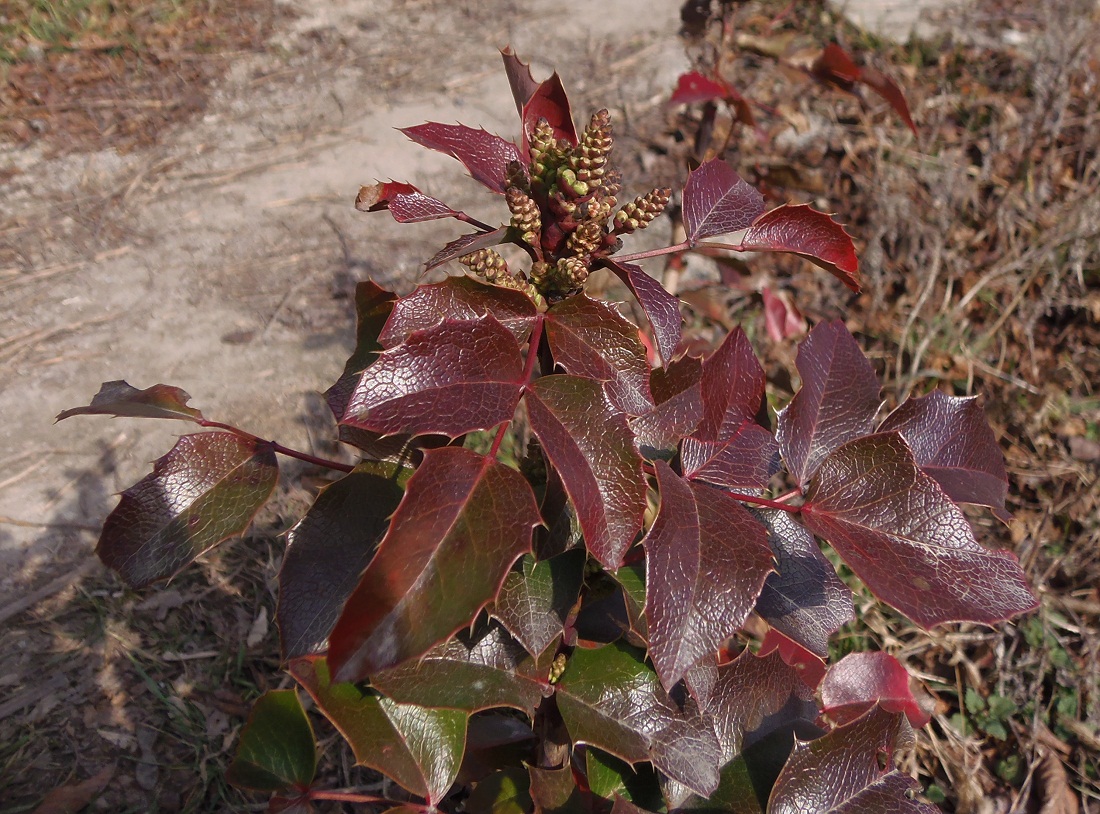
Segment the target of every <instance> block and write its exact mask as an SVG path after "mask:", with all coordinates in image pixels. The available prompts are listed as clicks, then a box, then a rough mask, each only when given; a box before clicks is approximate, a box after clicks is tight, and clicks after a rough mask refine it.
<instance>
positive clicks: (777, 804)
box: [768, 708, 938, 814]
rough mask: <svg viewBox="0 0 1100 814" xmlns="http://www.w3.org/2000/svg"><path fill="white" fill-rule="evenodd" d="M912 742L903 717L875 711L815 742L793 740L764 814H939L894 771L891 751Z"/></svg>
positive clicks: (905, 777) (911, 782) (913, 783)
mask: <svg viewBox="0 0 1100 814" xmlns="http://www.w3.org/2000/svg"><path fill="white" fill-rule="evenodd" d="M911 740H912V732H911V730H909V727H908V725H907V724H905V723H904V718H903V716H901V715H892V714H890V713H888V712H884V711H883V710H881V709H877V708H876V709H873V710H871V712H869V713H867V715H865V716H864V717H862V718H860V719H858V720H856V721H854V722H852V723H851V724H849V725H848V726H842V727H839V728H837V729H834V730H833V731H832V732H830V733H828V734H827V735H823V736H822V737H820V738H817V739H816V740H812V741H809V742H802V741H796V742H795V745H794V751H793V752H792V753H791V756H790V759H788V761H787V763H786V765H785V766H784V767H783V771H781V772H780V773H779V778H778V779H777V780H776V781H775V786H774V787H773V788H772V794H771V799H770V800H769V803H768V814H807V812H826V811H836V812H844V814H882V812H890V814H938V811H937V809H935V808H933V807H932V806H930V805H928V804H926V803H922V802H919V801H918V800H915V799H914V798H913V792H914V791H917V790H919V788H920V785H919V784H918V783H917V781H915V780H913V779H912V778H911V777H909V776H908V775H904V774H902V773H901V772H899V771H898V770H897V769H895V768H894V761H893V755H894V751H895V749H897V748H898V747H899V746H902V745H903V744H907V743H908V742H910V741H911Z"/></svg>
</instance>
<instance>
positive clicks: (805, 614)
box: [755, 511, 855, 657]
mask: <svg viewBox="0 0 1100 814" xmlns="http://www.w3.org/2000/svg"><path fill="white" fill-rule="evenodd" d="M755 514H756V516H757V518H759V520H760V521H761V522H762V523H763V524H764V526H765V527H766V528H767V530H768V544H769V545H771V548H772V553H773V554H775V562H776V573H774V574H771V575H769V576H768V579H767V581H766V582H765V583H764V590H762V591H761V592H760V598H759V599H758V600H757V601H756V612H757V613H758V614H760V616H761V617H763V619H764V621H766V622H767V623H768V624H769V625H771V626H772V627H773V628H775V629H776V630H778V631H779V632H780V633H782V634H783V635H784V636H786V637H787V638H789V639H792V640H793V641H795V642H798V643H799V644H800V645H802V646H803V647H805V648H806V649H807V650H809V651H810V652H811V653H815V654H816V655H818V656H821V657H824V656H826V655H827V654H828V652H829V637H830V636H831V635H832V634H833V633H835V632H836V631H837V630H839V629H840V627H841V625H844V624H846V623H848V622H850V621H851V620H852V619H854V618H855V609H854V607H853V605H852V592H851V591H850V590H848V587H847V586H846V585H845V584H844V583H843V582H842V581H841V580H840V577H838V576H837V574H836V571H835V570H834V568H833V565H832V563H830V562H829V560H828V559H827V558H826V557H825V555H824V554H822V553H821V548H820V547H818V544H817V541H816V540H814V537H813V535H812V534H810V532H808V531H807V530H806V528H805V527H804V526H802V525H801V524H799V523H797V522H795V520H794V519H793V518H792V517H791V515H790V514H789V513H788V512H781V511H759V512H755Z"/></svg>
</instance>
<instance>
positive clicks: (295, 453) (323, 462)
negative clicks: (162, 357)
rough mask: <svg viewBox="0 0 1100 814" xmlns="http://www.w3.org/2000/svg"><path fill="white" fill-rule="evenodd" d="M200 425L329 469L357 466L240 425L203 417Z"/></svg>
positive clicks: (343, 470) (350, 470) (348, 468)
mask: <svg viewBox="0 0 1100 814" xmlns="http://www.w3.org/2000/svg"><path fill="white" fill-rule="evenodd" d="M197 423H198V425H199V426H200V427H213V428H215V429H219V430H227V431H228V432H231V433H233V434H234V435H238V436H240V437H241V438H247V439H249V440H250V441H258V442H260V443H261V444H270V445H271V448H272V449H273V450H275V451H276V452H278V453H279V454H280V455H285V456H287V457H288V458H297V459H298V460H299V461H305V462H306V463H307V464H313V465H314V466H323V467H326V468H328V469H335V470H336V471H337V472H353V471H355V467H354V466H351V465H350V464H342V463H340V462H339V461H330V460H328V459H327V458H318V457H317V456H316V455H310V454H309V453H308V452H302V451H301V450H300V449H293V448H291V447H284V446H283V445H282V444H280V443H278V442H277V441H268V440H266V439H263V438H260V436H258V435H253V434H252V433H250V432H248V431H247V430H242V429H241V428H240V427H234V426H233V425H232V424H223V423H222V422H221V421H207V420H206V419H202V420H201V421H198V422H197Z"/></svg>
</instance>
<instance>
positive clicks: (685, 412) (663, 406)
mask: <svg viewBox="0 0 1100 814" xmlns="http://www.w3.org/2000/svg"><path fill="white" fill-rule="evenodd" d="M702 374H703V367H702V363H701V360H700V359H699V358H698V357H695V356H684V357H681V358H680V359H674V360H673V361H672V362H670V363H669V364H668V365H667V366H666V367H663V368H654V369H653V370H652V371H650V376H649V387H650V392H651V393H653V397H654V399H655V400H656V401H657V406H656V407H654V408H653V411H652V412H650V413H648V414H646V415H644V416H641V417H640V418H637V419H635V420H634V421H632V422H631V424H630V428H631V429H632V430H633V431H634V437H635V439H636V440H637V442H638V446H639V448H642V447H646V448H649V449H651V450H662V449H668V450H673V449H675V448H676V447H677V446H678V445H679V443H680V439H681V438H683V437H684V436H685V435H687V434H689V433H691V432H694V431H695V429H696V427H698V426H699V422H700V421H701V420H702V418H703V397H702V390H701V387H700V379H701V378H702Z"/></svg>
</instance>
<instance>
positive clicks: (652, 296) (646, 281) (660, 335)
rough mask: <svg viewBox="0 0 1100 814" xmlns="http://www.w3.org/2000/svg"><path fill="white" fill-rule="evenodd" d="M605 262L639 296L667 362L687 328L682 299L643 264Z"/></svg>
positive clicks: (640, 303)
mask: <svg viewBox="0 0 1100 814" xmlns="http://www.w3.org/2000/svg"><path fill="white" fill-rule="evenodd" d="M602 262H603V265H605V266H606V267H607V268H609V269H611V271H612V272H613V273H614V274H615V276H616V277H618V278H619V279H620V280H622V281H623V284H624V285H625V286H626V287H627V288H629V289H630V292H631V293H632V294H633V295H634V296H635V298H636V299H637V300H638V304H639V305H640V306H642V310H643V311H645V315H646V319H648V320H649V324H650V326H651V327H652V328H653V338H654V340H656V342H657V352H658V353H660V354H661V360H662V361H663V362H664V363H665V364H668V363H669V362H671V361H672V359H673V357H674V356H675V355H676V348H677V347H678V346H679V344H680V337H681V335H682V331H683V324H684V319H683V317H682V316H681V315H680V300H679V299H678V298H677V297H674V296H673V295H672V294H669V293H668V292H667V291H666V290H665V288H664V286H662V285H661V284H660V283H659V282H657V281H656V280H655V279H653V278H652V277H650V276H649V275H648V274H646V273H645V271H643V270H642V268H641V267H639V266H635V265H633V264H631V263H617V262H615V261H614V260H607V259H605V260H603V261H602Z"/></svg>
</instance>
